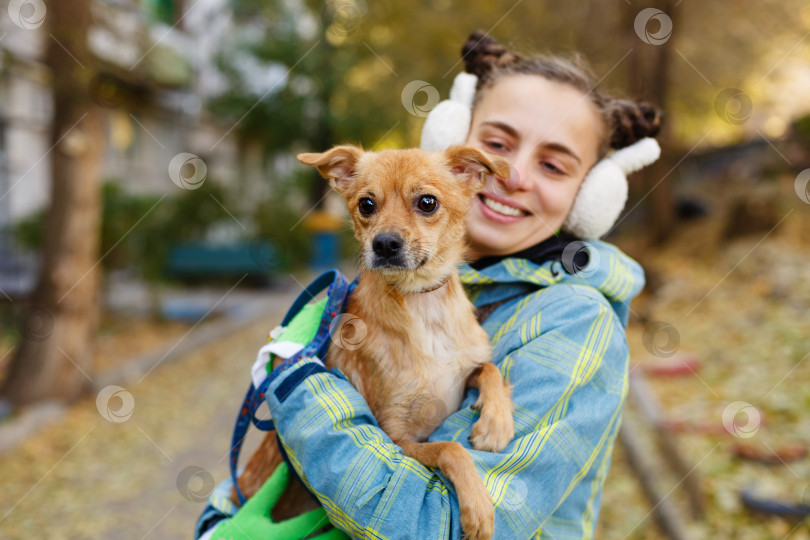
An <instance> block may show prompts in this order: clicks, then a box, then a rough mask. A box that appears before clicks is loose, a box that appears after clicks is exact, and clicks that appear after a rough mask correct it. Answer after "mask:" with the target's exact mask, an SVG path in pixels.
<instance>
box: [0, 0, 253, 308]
mask: <svg viewBox="0 0 810 540" xmlns="http://www.w3.org/2000/svg"><path fill="white" fill-rule="evenodd" d="M4 11H5V10H4ZM93 14H94V17H95V21H96V24H95V26H94V27H93V29H92V31H91V32H90V33H89V35H88V36H87V39H88V43H89V44H90V47H91V50H92V52H93V53H94V55H95V56H96V57H97V59H98V61H99V65H100V66H101V67H100V69H98V73H97V74H96V75H95V76H94V77H93V79H92V82H91V83H90V85H89V87H88V92H89V93H90V95H91V97H92V98H93V99H94V101H95V102H96V103H98V104H99V105H100V106H101V107H103V108H104V109H105V110H106V115H105V129H106V131H107V149H106V156H105V161H104V166H103V173H102V178H103V179H105V180H115V181H118V182H121V183H122V184H124V186H125V187H126V189H127V190H129V191H132V192H141V193H143V192H148V193H153V194H162V193H169V194H172V193H177V192H178V190H179V188H178V187H177V186H176V185H175V184H173V183H172V182H171V179H170V177H169V173H168V166H169V163H170V161H171V159H172V158H173V157H174V156H176V155H178V154H180V153H183V152H187V153H192V154H195V155H197V156H199V157H200V158H202V159H203V160H204V162H205V164H206V166H207V171H208V175H207V176H208V177H210V178H215V179H216V181H217V182H219V183H223V184H225V185H236V184H237V183H238V186H236V187H237V188H238V189H239V190H240V193H244V195H245V196H243V197H241V199H243V200H245V201H246V204H247V203H249V201H251V200H255V197H251V196H250V194H251V192H255V191H257V190H258V191H263V190H264V191H266V189H267V186H264V185H263V184H264V178H266V175H265V174H264V170H263V169H264V163H263V160H262V159H261V158H260V157H258V156H256V157H255V158H254V159H250V153H249V152H247V153H246V152H244V151H243V152H242V153H241V154H242V155H241V156H240V155H239V152H237V147H236V140H235V136H234V134H233V131H232V130H231V127H232V126H228V125H219V124H217V123H215V121H214V120H213V119H212V118H210V117H209V115H208V114H207V113H206V111H205V109H204V107H203V104H204V102H205V100H206V99H207V98H208V97H210V96H213V95H216V94H218V93H220V92H222V91H223V90H224V89H226V88H227V83H228V81H226V80H223V76H222V74H221V73H220V72H219V71H218V70H217V69H216V67H215V65H214V58H215V55H216V53H217V51H218V50H219V49H220V47H221V44H222V41H223V39H225V38H226V37H227V36H228V35H229V33H234V32H235V30H234V25H233V20H232V16H231V12H230V8H229V2H228V0H196V1H194V2H188V1H185V2H184V1H183V0H106V1H100V0H99V1H96V2H95V4H94V5H93ZM10 15H11V14H9V15H8V16H7V14H6V13H0V289H2V290H5V291H7V292H8V293H9V294H12V293H21V292H22V290H25V289H28V288H30V286H31V285H32V281H33V279H34V276H35V275H36V272H35V271H31V269H30V268H27V267H28V266H30V265H31V264H32V263H31V261H30V260H29V259H24V258H21V257H22V255H21V253H20V251H19V250H18V249H15V247H14V245H13V240H12V236H11V234H10V231H9V228H10V226H12V225H13V224H14V223H16V222H17V221H19V220H20V219H22V218H25V217H27V216H29V215H31V214H32V213H33V212H36V211H38V210H41V209H43V208H44V207H46V205H47V204H48V202H49V201H48V199H49V195H50V183H49V182H50V166H51V163H50V160H49V159H48V155H49V152H50V149H51V141H50V132H49V126H50V121H51V116H52V114H53V104H52V98H51V92H50V88H49V80H48V77H49V74H48V70H47V68H46V67H45V65H44V64H43V57H44V54H45V51H46V47H47V46H48V45H49V43H48V41H49V40H50V39H53V36H51V35H50V33H49V32H48V25H47V24H43V22H44V23H47V20H44V21H43V20H40V21H38V22H39V24H37V21H36V20H35V21H33V22H32V23H31V24H21V21H20V20H14V19H13V18H12V17H11V16H10ZM29 15H30V14H29ZM34 15H36V14H34ZM45 17H47V14H45ZM29 21H30V19H29ZM23 23H25V21H23ZM26 26H27V27H26ZM258 76H261V74H259V73H257V77H258ZM246 155H247V158H248V159H245V157H246ZM251 184H252V185H253V187H251ZM21 265H22V267H21ZM18 289H21V290H18Z"/></svg>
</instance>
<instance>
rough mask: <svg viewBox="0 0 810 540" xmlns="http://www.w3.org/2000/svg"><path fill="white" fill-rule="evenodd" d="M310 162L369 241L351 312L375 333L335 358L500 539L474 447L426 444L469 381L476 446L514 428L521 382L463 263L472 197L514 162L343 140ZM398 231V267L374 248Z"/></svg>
mask: <svg viewBox="0 0 810 540" xmlns="http://www.w3.org/2000/svg"><path fill="white" fill-rule="evenodd" d="M298 158H299V159H300V160H301V161H302V162H303V163H306V164H309V165H314V166H316V167H317V168H318V169H319V171H320V172H321V174H322V175H323V176H324V177H326V178H328V179H329V181H330V183H331V184H332V186H333V187H334V189H335V190H337V191H338V192H339V193H340V194H341V195H343V197H344V198H345V199H346V204H347V207H348V208H349V211H350V213H351V217H352V221H353V224H354V231H355V235H356V236H357V238H358V240H359V241H360V243H361V246H362V269H363V273H362V277H361V279H360V281H359V283H358V285H357V288H356V289H355V291H354V293H353V294H352V297H351V299H350V302H349V305H348V309H347V312H348V313H351V314H352V315H354V316H357V317H359V318H360V320H362V321H363V322H364V324H365V327H366V329H367V335H366V336H365V338H364V340H363V341H362V344H361V345H360V347H359V348H354V347H350V348H345V347H339V346H331V347H330V348H329V351H328V354H327V355H326V358H325V360H324V361H325V363H326V366H327V367H328V368H332V367H338V368H340V369H341V371H343V373H345V374H346V376H347V377H348V378H349V380H350V381H351V382H352V384H353V385H354V386H355V387H356V388H357V389H358V390H359V391H360V393H361V394H363V397H364V398H365V399H366V401H367V402H368V404H369V407H370V408H371V411H372V412H373V413H374V416H375V417H376V418H377V421H378V422H379V424H380V427H381V428H382V429H383V430H384V431H385V432H386V433H387V434H388V435H389V437H391V439H392V440H393V441H394V442H396V443H397V444H398V445H399V446H400V447H402V449H403V451H404V453H405V455H407V456H409V457H412V458H414V459H416V460H418V461H419V462H421V463H422V464H424V465H426V466H429V467H438V468H439V469H440V470H441V471H442V472H443V473H444V474H445V475H446V476H447V477H448V478H449V479H450V480H451V481H452V482H453V485H454V486H455V488H456V493H457V496H458V500H459V506H460V509H461V525H462V528H463V530H464V532H465V535H466V537H467V538H475V539H478V538H482V539H483V538H489V537H491V536H492V534H493V528H494V524H493V522H494V510H493V507H492V500H491V497H490V495H489V493H488V492H487V490H486V488H485V487H484V484H483V482H482V480H481V477H480V476H479V475H478V472H477V471H476V469H475V466H474V464H473V461H472V457H471V456H470V454H469V453H468V452H467V451H466V450H464V448H463V447H462V446H461V445H460V444H458V443H455V442H435V443H426V442H423V441H425V439H427V437H428V435H430V433H431V432H433V431H434V430H435V428H436V427H437V426H438V425H439V424H441V422H443V421H444V419H445V418H446V417H447V416H449V415H450V414H451V413H452V412H454V411H456V410H458V408H459V407H460V405H461V401H462V398H463V394H464V387H465V382H466V384H467V386H471V387H476V388H478V389H479V391H480V394H479V399H478V402H477V403H476V405H475V406H476V408H478V409H479V410H480V418H479V419H478V420H477V421H476V423H475V424H474V425H473V431H472V436H471V439H470V440H471V442H472V444H473V447H474V448H476V449H479V450H486V451H492V452H497V451H500V450H502V449H503V448H504V447H505V446H506V445H507V444H508V443H509V441H511V440H512V437H513V435H514V428H513V420H512V402H511V399H510V389H509V387H508V385H506V384H505V383H504V381H503V378H502V377H501V374H500V372H499V371H498V369H497V368H496V367H495V366H494V365H492V364H491V363H489V357H490V346H489V340H488V338H487V335H486V333H485V332H484V330H483V329H482V328H481V327H480V326H479V325H478V323H477V321H476V319H475V315H474V310H473V306H472V304H471V303H470V301H469V300H468V299H467V297H466V295H465V293H464V290H463V288H462V286H461V281H460V279H459V277H458V274H457V271H456V266H457V265H458V263H459V262H461V261H462V259H463V256H464V252H465V249H466V245H465V241H464V234H465V218H466V214H467V211H468V208H469V205H470V201H471V200H472V197H473V196H474V195H475V193H477V192H478V190H479V189H480V188H481V187H482V183H483V178H484V175H485V174H498V175H499V176H503V177H507V176H508V175H509V166H508V164H507V163H506V162H505V161H503V160H501V159H497V158H493V159H491V158H488V157H487V156H485V155H484V154H482V153H481V152H479V151H478V150H475V149H473V148H470V147H453V148H450V149H448V150H447V151H445V152H444V153H429V152H424V151H422V150H415V149H412V150H384V151H381V152H377V153H370V152H363V151H362V150H361V149H359V148H357V147H353V146H339V147H335V148H333V149H331V150H329V151H328V152H325V153H322V154H301V155H299V156H298ZM426 194H430V195H432V196H434V197H435V198H436V199H438V201H439V205H438V209H437V210H436V211H435V212H434V213H432V214H429V215H426V214H425V213H424V212H421V211H419V210H418V209H417V206H416V201H418V200H419V198H420V197H421V196H423V195H426ZM364 197H366V198H371V199H373V200H374V202H375V203H376V211H375V212H374V213H373V214H372V215H371V216H364V215H362V214H361V212H360V211H359V209H358V204H359V201H360V199H361V198H364ZM390 233H393V234H398V235H399V236H400V237H401V239H402V241H403V242H402V248H401V250H402V252H401V261H400V264H399V265H398V266H397V265H394V266H391V265H389V264H385V263H380V261H379V258H378V257H377V258H375V251H374V249H373V248H372V242H373V240H374V238H375V237H377V235H378V234H390ZM445 279H446V280H447V282H446V284H444V285H442V286H440V287H439V288H437V289H433V287H436V286H437V285H439V284H441V283H442V282H443V281H444V280H445ZM430 289H433V290H430ZM424 291H428V292H424ZM274 437H275V434H274V433H272V434H268V435H267V437H266V439H265V442H264V443H263V444H262V448H260V450H259V451H258V452H257V453H255V454H254V455H253V457H252V458H251V460H250V461H249V462H248V464H247V467H246V470H245V472H244V473H243V475H242V477H240V479H239V486H240V488H241V489H242V490H243V492H245V494H246V495H248V496H249V494H253V493H255V491H256V490H258V488H259V487H261V485H262V483H263V482H264V480H266V478H267V477H268V476H269V475H270V473H272V471H273V469H275V467H276V466H277V464H278V462H279V459H278V457H277V454H278V449H277V448H273V449H271V447H275V438H274ZM268 441H269V442H268ZM295 490H299V491H300V488H295V489H294V490H292V491H295ZM290 496H292V493H290ZM285 497H286V495H285ZM288 516H289V514H288V513H284V517H288ZM274 517H276V518H279V517H282V515H281V513H280V512H274Z"/></svg>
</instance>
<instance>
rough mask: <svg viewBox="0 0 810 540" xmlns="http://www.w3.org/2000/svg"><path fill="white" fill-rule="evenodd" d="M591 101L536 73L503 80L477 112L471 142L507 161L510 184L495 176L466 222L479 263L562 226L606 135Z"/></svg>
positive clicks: (487, 92)
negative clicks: (487, 257)
mask: <svg viewBox="0 0 810 540" xmlns="http://www.w3.org/2000/svg"><path fill="white" fill-rule="evenodd" d="M604 132H605V126H604V121H603V120H602V117H601V116H600V114H599V112H598V111H597V109H596V106H595V105H594V104H593V103H592V102H591V100H590V99H589V98H588V97H587V96H585V95H583V94H582V93H581V92H580V91H579V90H576V89H574V88H572V87H570V86H567V85H564V84H561V83H558V82H553V81H549V80H546V79H544V78H542V77H539V76H535V75H523V74H518V75H509V76H505V77H502V78H500V79H498V80H497V81H496V82H495V83H494V85H493V86H491V87H489V88H487V89H486V90H484V94H483V95H482V97H481V99H480V100H479V102H478V103H477V105H476V106H475V110H474V111H473V118H472V125H471V127H470V134H469V136H468V137H467V144H468V145H470V146H473V147H476V148H479V149H481V150H484V151H485V152H488V153H490V154H493V155H496V156H500V157H503V158H505V159H506V160H507V161H508V162H509V163H510V165H512V167H513V175H515V173H517V178H512V179H511V181H503V180H501V179H498V178H495V177H493V176H489V177H488V178H487V182H486V184H485V186H484V188H483V189H482V190H481V191H480V192H479V194H478V197H477V199H476V201H475V202H474V204H473V208H472V210H471V211H470V213H469V216H468V218H467V236H468V239H469V241H470V245H471V247H472V255H473V258H479V257H483V256H487V255H508V254H511V253H515V252H518V251H520V250H523V249H526V248H528V247H531V246H533V245H535V244H537V243H538V242H541V241H542V240H545V239H546V238H549V237H550V236H551V235H553V234H554V233H556V231H557V230H558V229H559V228H560V227H561V226H562V224H563V222H564V221H565V218H566V216H567V215H568V212H569V210H570V209H571V206H572V205H573V204H574V199H575V198H576V195H577V192H578V191H579V187H580V186H581V185H582V181H583V179H584V178H585V175H586V174H587V172H588V171H589V170H590V168H591V167H592V166H593V165H594V164H595V163H596V160H597V153H598V149H599V147H600V144H601V141H602V140H603V138H604Z"/></svg>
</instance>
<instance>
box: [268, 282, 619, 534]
mask: <svg viewBox="0 0 810 540" xmlns="http://www.w3.org/2000/svg"><path fill="white" fill-rule="evenodd" d="M519 304H520V306H521V309H520V311H519V312H518V313H517V314H516V315H517V317H516V318H515V321H514V323H513V324H512V325H511V326H510V327H509V329H508V330H507V331H505V332H502V334H501V335H496V336H494V338H493V341H494V342H495V356H494V357H495V358H496V362H495V363H496V364H497V365H498V367H499V368H500V369H501V371H502V372H503V374H504V376H505V378H506V379H507V380H508V382H509V383H510V384H512V385H513V399H514V402H515V430H516V435H515V439H514V440H513V441H512V443H510V445H509V446H508V447H507V448H506V449H505V450H504V451H503V452H501V453H497V454H495V453H489V452H480V451H475V450H471V453H472V456H473V460H474V461H475V463H476V466H477V467H478V469H479V473H480V474H481V475H482V477H483V478H484V482H485V484H486V486H487V488H488V489H489V491H490V493H491V494H492V497H493V502H494V504H495V507H496V519H495V536H496V537H501V538H525V537H529V536H531V535H532V534H534V533H535V532H537V531H538V530H541V531H542V532H543V533H548V537H552V536H551V535H554V536H558V537H559V534H555V533H556V532H559V533H562V532H563V531H564V532H565V536H569V535H570V534H571V533H572V532H575V531H582V532H584V533H585V536H590V535H591V534H592V530H593V527H594V526H595V523H596V517H597V513H598V503H599V498H600V494H601V487H602V482H603V481H604V477H605V475H606V473H607V467H608V465H609V462H610V455H611V451H612V447H613V442H614V440H615V437H616V433H617V430H618V426H619V418H620V412H621V408H622V403H623V400H624V396H625V392H626V381H627V356H628V353H627V342H626V339H625V335H624V328H623V326H622V325H621V323H620V322H619V320H618V318H617V316H616V315H615V312H614V311H613V309H612V308H611V307H610V306H609V304H608V303H607V302H606V301H605V300H604V298H603V297H602V296H601V295H600V294H599V293H598V292H596V291H594V290H593V289H590V288H588V287H580V286H569V285H556V286H552V287H550V288H548V289H544V290H541V291H539V292H537V293H535V294H533V295H532V296H531V297H530V298H524V299H522V300H521V301H520V302H519ZM500 309H510V310H514V309H515V303H512V304H508V305H505V306H502V307H501V308H500ZM476 397H477V391H475V390H472V391H470V392H469V395H468V396H467V397H466V398H465V402H464V406H463V408H462V409H461V410H460V411H458V412H457V413H455V414H453V415H452V416H451V417H450V418H448V419H447V420H446V421H445V423H444V424H443V425H442V426H441V427H440V428H439V429H438V430H437V432H436V433H434V434H433V435H432V436H431V440H456V441H458V442H459V443H461V444H463V445H464V446H465V447H467V448H470V445H469V443H468V441H467V437H468V436H469V435H470V432H471V428H472V425H473V423H474V422H475V420H476V419H477V413H476V412H475V411H473V410H472V409H471V408H470V407H469V405H471V404H472V403H474V402H475V399H476ZM267 400H268V403H269V405H270V409H271V411H272V414H273V417H274V418H275V421H276V426H277V430H278V433H279V435H280V436H281V439H282V442H283V444H284V446H285V449H286V451H287V453H288V456H289V458H290V461H291V463H292V465H293V466H294V467H295V468H296V470H297V471H298V473H299V474H300V475H301V476H302V477H304V478H305V480H306V482H307V484H308V486H309V488H310V489H311V490H312V491H313V492H314V493H315V494H316V495H317V496H318V498H319V499H320V501H321V503H322V504H323V505H324V507H325V508H326V511H327V513H328V514H329V517H330V519H331V521H332V522H333V523H334V524H335V525H336V526H338V527H340V528H341V529H343V530H345V531H347V532H349V533H350V534H351V535H352V536H356V537H370V538H459V537H461V527H460V524H459V512H458V503H457V501H456V497H455V494H454V492H453V487H452V485H451V484H450V483H449V482H447V481H446V480H445V479H443V478H442V477H441V476H440V475H439V474H438V473H437V472H435V471H432V470H428V469H426V468H425V467H423V466H422V465H421V464H420V463H418V462H416V461H415V460H413V459H410V458H407V457H405V456H404V455H403V453H402V451H401V449H400V448H399V447H398V446H396V445H395V444H394V443H393V442H392V441H391V440H390V439H389V438H388V436H387V435H386V434H385V433H384V432H383V431H382V430H381V429H380V428H379V427H378V425H377V422H376V420H375V419H374V417H373V416H372V414H371V411H370V410H369V408H368V405H367V404H366V403H365V401H364V400H363V397H362V396H361V395H360V393H359V392H357V390H355V389H354V387H353V386H352V385H351V384H350V383H349V382H348V381H347V380H346V379H345V378H344V377H342V376H340V375H339V374H336V373H334V372H330V371H327V370H326V369H325V368H323V367H322V366H321V365H319V364H317V363H315V362H313V361H311V360H308V361H305V362H302V363H300V364H297V365H296V366H294V367H292V368H290V369H288V370H287V371H286V372H284V373H282V374H281V376H279V377H278V378H277V379H276V380H275V381H274V382H273V384H272V385H271V387H270V390H269V392H268V396H267ZM542 536H545V534H542ZM578 536H581V534H578Z"/></svg>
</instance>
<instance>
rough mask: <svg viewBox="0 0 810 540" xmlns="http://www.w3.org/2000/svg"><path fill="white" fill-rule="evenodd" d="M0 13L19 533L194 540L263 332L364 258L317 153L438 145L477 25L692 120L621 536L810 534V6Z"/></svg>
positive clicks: (165, 7) (189, 0)
mask: <svg viewBox="0 0 810 540" xmlns="http://www.w3.org/2000/svg"><path fill="white" fill-rule="evenodd" d="M0 4H2V7H3V9H2V10H0V484H1V485H2V486H3V489H2V490H0V538H32V537H33V538H127V539H128V538H136V539H137V538H179V537H188V536H190V535H191V532H192V528H193V522H194V520H195V518H196V516H197V515H198V514H199V512H200V511H201V510H202V506H203V501H204V500H205V498H206V497H207V495H208V493H210V491H211V489H212V488H213V486H214V485H215V483H216V482H218V481H219V480H220V479H222V478H224V477H225V476H226V474H227V452H228V445H229V441H230V431H231V428H232V423H233V419H234V417H235V415H236V412H237V409H238V406H239V404H240V403H241V396H242V392H243V391H244V388H245V386H246V385H247V384H248V370H249V366H250V365H251V364H252V358H253V357H254V355H255V353H256V350H257V349H258V347H260V346H261V345H262V343H263V342H264V341H265V340H266V335H267V332H268V331H269V330H270V329H272V328H273V327H274V326H275V325H277V324H278V323H279V322H280V320H281V316H282V315H283V313H284V312H285V310H286V308H287V307H288V306H289V304H290V303H291V301H292V299H293V298H294V297H295V296H296V295H297V294H298V293H299V292H301V290H302V284H303V285H305V284H306V283H307V282H308V281H309V280H310V279H311V278H312V276H313V275H314V273H315V272H317V271H319V270H321V269H323V268H328V267H332V266H338V267H340V268H341V269H343V270H344V272H345V273H346V274H347V275H349V276H353V275H354V273H355V270H356V267H355V263H354V256H355V252H356V247H355V244H354V243H353V239H352V237H351V232H350V230H349V227H348V223H347V221H346V218H345V213H344V211H343V209H342V201H341V200H339V199H338V198H337V197H335V196H333V195H331V194H330V193H329V192H328V190H327V189H326V187H327V186H326V183H325V182H323V181H322V180H321V179H319V178H318V177H316V175H315V174H314V173H313V171H312V170H310V169H308V168H306V167H304V166H301V165H300V164H298V162H297V160H296V159H295V154H296V153H297V152H301V151H321V150H324V149H326V148H328V147H330V146H332V145H334V144H338V143H345V142H353V143H359V144H362V145H363V146H364V147H365V148H366V149H374V150H377V149H381V148H401V147H407V146H415V145H418V143H419V135H420V131H421V126H422V124H423V122H424V118H425V116H426V115H427V113H428V112H429V111H430V109H431V108H432V107H433V106H435V105H436V103H438V101H439V100H440V98H445V97H446V96H447V94H448V91H449V88H450V85H451V83H452V80H453V77H454V76H455V74H456V73H458V72H459V71H460V70H461V69H462V67H463V64H462V63H461V62H460V49H461V46H462V44H463V43H464V42H465V40H466V38H467V36H468V35H469V34H470V32H472V31H473V30H475V29H482V30H485V31H488V32H489V33H490V34H491V35H493V36H494V37H495V38H496V39H498V40H499V41H501V42H503V43H505V44H507V45H509V46H511V47H514V48H515V49H517V50H519V51H523V52H526V53H532V52H552V53H558V54H563V55H574V54H579V55H582V56H583V57H584V58H586V59H587V61H588V62H589V63H590V65H591V66H592V68H593V72H594V74H595V78H596V80H598V81H599V84H598V85H599V87H600V88H603V89H606V90H609V91H612V92H613V93H614V94H615V95H617V96H622V97H629V98H634V99H643V100H647V101H650V102H652V103H655V104H657V105H659V106H661V107H662V109H663V110H664V111H665V123H664V129H663V133H662V134H661V136H660V141H661V145H662V147H663V150H664V155H663V158H662V159H661V160H660V161H659V162H658V163H657V164H656V165H655V166H653V167H650V168H649V169H647V170H645V171H643V172H642V173H639V174H636V175H634V176H633V177H632V178H631V179H630V180H631V181H630V188H631V195H630V201H629V202H628V204H627V208H626V210H625V213H624V215H623V217H622V218H621V219H620V221H619V224H618V226H617V227H616V228H615V230H614V231H613V232H612V233H611V235H610V237H609V240H610V241H612V242H615V243H616V244H617V245H619V246H620V247H621V248H622V249H624V250H625V251H627V252H628V253H629V254H630V255H631V256H633V257H635V258H637V259H638V260H639V261H640V262H641V263H642V265H643V266H644V268H645V270H646V272H647V281H648V284H647V288H646V290H645V292H644V294H643V295H642V297H640V298H639V299H637V300H636V301H635V302H634V304H633V306H632V308H633V309H632V312H633V314H632V318H631V322H630V328H629V329H628V340H629V342H630V346H631V351H632V354H631V365H632V372H631V385H630V396H629V398H628V404H627V408H626V413H625V419H624V427H623V429H622V434H621V440H620V442H619V443H618V444H617V448H616V452H615V457H614V461H613V465H612V467H611V470H610V473H609V475H608V478H607V482H606V487H605V491H604V496H603V500H602V503H603V508H602V513H601V516H600V520H599V525H598V532H597V537H598V538H608V539H613V538H617V539H627V538H633V539H642V538H644V539H647V538H656V539H657V538H737V539H764V538H776V539H787V538H791V539H800V538H804V539H807V538H810V530H809V528H808V520H807V519H806V517H807V516H808V514H810V463H808V457H807V445H808V444H810V420H809V419H808V418H810V417H809V416H808V413H810V390H808V388H810V385H808V381H810V362H808V361H807V359H808V356H810V317H809V316H808V311H809V310H810V249H808V248H810V235H808V231H810V91H809V90H810V40H808V39H807V38H808V36H810V6H808V5H807V3H806V2H802V1H799V0H778V1H777V0H758V1H753V0H735V1H733V2H732V1H728V0H724V1H717V2H692V1H682V0H651V1H649V2H644V3H640V2H637V1H635V0H626V1H620V0H614V1H611V2H596V1H570V2H552V1H550V0H531V1H529V0H522V1H521V0H517V1H515V0H504V1H500V0H498V1H492V0H488V1H483V0H468V1H466V2H460V1H458V0H435V1H432V2H430V1H421V2H420V1H417V2H410V3H404V2H398V3H395V2H374V3H372V2H367V1H364V0H328V1H325V2H312V1H308V0H108V1H101V0H58V1H55V0H48V1H45V0H2V2H0ZM248 451H249V449H248ZM525 497H531V494H528V493H527V494H525Z"/></svg>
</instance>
